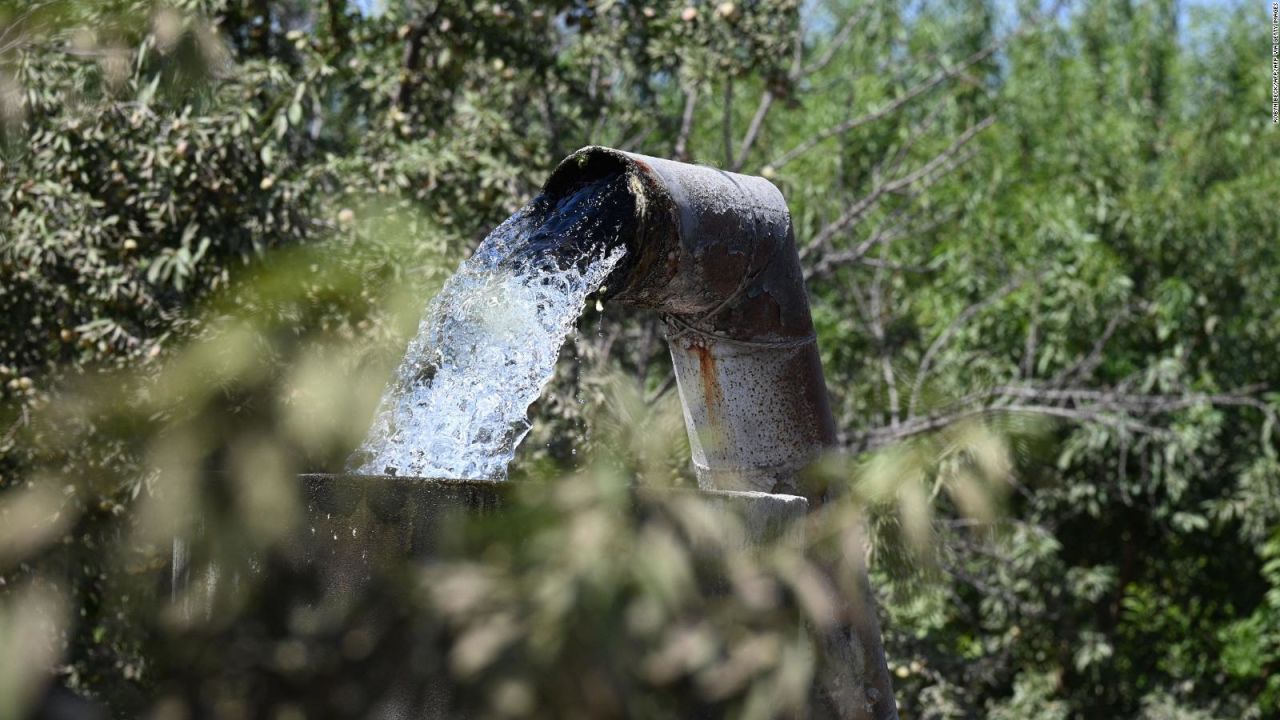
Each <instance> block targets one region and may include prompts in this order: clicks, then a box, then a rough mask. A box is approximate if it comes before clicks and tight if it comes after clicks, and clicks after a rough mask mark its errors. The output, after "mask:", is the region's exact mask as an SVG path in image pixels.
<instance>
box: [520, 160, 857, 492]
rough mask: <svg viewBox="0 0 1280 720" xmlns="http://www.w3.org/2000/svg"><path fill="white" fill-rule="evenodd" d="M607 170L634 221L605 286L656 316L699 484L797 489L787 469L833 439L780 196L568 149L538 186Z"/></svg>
mask: <svg viewBox="0 0 1280 720" xmlns="http://www.w3.org/2000/svg"><path fill="white" fill-rule="evenodd" d="M618 173H620V174H624V175H625V176H626V177H627V178H628V180H629V183H630V187H631V190H632V192H633V194H634V195H635V197H636V215H637V218H636V224H635V228H634V230H633V232H632V234H631V236H630V237H629V238H628V245H629V247H628V257H627V260H626V261H624V263H623V266H622V267H621V268H620V269H619V270H618V271H616V272H615V274H614V276H613V277H611V278H610V280H609V285H610V286H611V290H612V291H613V292H615V293H616V298H617V299H618V300H619V301H622V302H626V303H629V304H631V305H635V306H639V307H646V308H651V309H653V310H657V311H658V312H660V313H661V314H662V316H663V318H664V319H665V320H666V325H667V341H668V344H669V345H670V348H671V359H672V363H673V365H674V366H675V374H676V382H677V384H678V388H679V392H680V399H681V401H682V404H683V406H684V414H685V423H686V425H687V427H688V431H689V441H690V444H691V446H692V451H693V452H692V455H693V466H694V470H695V472H696V473H697V477H698V483H699V485H701V486H702V487H703V488H705V489H719V490H756V491H763V492H785V493H791V494H800V495H808V494H810V493H807V492H805V491H806V488H801V487H797V478H798V477H800V475H801V472H800V471H801V470H802V469H803V468H804V467H805V466H806V465H807V464H808V463H809V462H810V461H811V460H813V458H814V457H815V455H816V454H818V453H819V452H821V450H822V449H823V448H825V447H829V446H831V445H833V444H834V443H835V423H834V421H833V420H832V417H831V410H830V407H829V406H828V404H827V388H826V383H825V381H824V380H823V376H822V361H821V359H820V358H819V355H818V344H817V338H816V337H815V335H814V329H813V320H812V318H811V316H810V314H809V300H808V297H807V296H806V294H805V286H804V278H803V275H802V274H801V271H800V260H799V257H798V255H797V254H796V251H795V243H794V239H793V235H792V230H791V216H790V213H789V212H788V211H787V204H786V201H785V200H783V198H782V193H780V192H779V191H778V189H777V188H776V187H774V185H773V184H772V183H770V182H769V181H768V180H765V179H764V178H759V177H751V176H747V175H738V174H735V173H729V172H723V171H720V170H715V169H713V168H709V167H703V166H700V165H690V164H687V163H680V162H674V161H671V160H663V159H660V158H653V157H647V156H644V155H636V154H632V153H625V152H621V151H618V150H612V149H609V148H603V147H588V148H584V149H582V150H579V151H578V152H576V153H574V154H573V155H571V156H569V157H568V158H567V159H566V160H565V161H564V162H562V163H561V164H560V166H559V167H557V168H556V170H555V172H554V173H552V175H551V178H550V179H549V180H548V181H547V183H546V187H545V188H544V193H546V194H548V195H550V196H552V197H554V196H555V195H556V194H557V193H563V192H566V191H568V190H569V189H571V188H572V187H575V186H576V185H577V184H578V183H581V182H584V181H589V180H594V179H598V178H600V177H603V176H607V175H612V174H618ZM810 499H811V500H812V499H813V498H810Z"/></svg>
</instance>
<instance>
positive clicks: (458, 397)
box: [348, 177, 634, 480]
mask: <svg viewBox="0 0 1280 720" xmlns="http://www.w3.org/2000/svg"><path fill="white" fill-rule="evenodd" d="M633 210H634V199H633V197H632V195H631V194H630V192H629V191H628V190H627V188H626V186H625V181H624V180H623V179H622V178H620V177H615V178H606V179H604V180H598V181H595V182H592V183H586V184H584V185H582V186H580V187H579V188H577V189H576V190H575V191H573V192H569V193H565V194H564V195H563V196H562V199H561V200H559V201H558V202H554V203H553V202H551V201H550V200H548V199H546V198H544V197H539V198H537V199H535V200H534V201H533V202H531V203H530V204H529V205H527V206H525V207H524V208H523V209H521V210H520V211H519V212H517V213H516V214H515V215H512V216H511V217H510V218H508V219H507V220H506V222H504V223H502V224H501V225H500V226H498V227H497V228H496V229H495V230H494V231H493V232H492V233H490V234H489V236H488V237H486V238H485V239H484V241H483V242H482V243H481V244H480V246H479V247H478V248H477V249H476V251H475V253H474V254H473V255H472V256H471V257H470V258H468V259H467V260H465V261H464V262H463V263H462V264H461V266H460V267H459V268H458V270H457V272H456V273H454V275H453V276H452V277H451V278H450V279H449V280H448V281H447V282H446V283H445V284H444V287H443V289H442V290H441V291H440V294H439V295H437V296H436V297H435V299H433V300H432V301H431V302H430V304H429V305H428V306H427V310H426V314H425V316H424V317H423V319H422V323H421V325H420V326H419V328H418V334H417V336H416V337H414V338H413V340H412V341H411V342H410V343H409V347H408V349H407V351H406V353H405V357H404V360H403V361H402V363H401V364H400V367H399V369H398V370H397V371H396V374H395V377H394V378H393V380H392V382H391V383H390V385H389V386H388V388H387V390H386V392H385V393H384V395H383V397H382V401H381V403H380V405H379V407H378V411H377V414H376V415H375V419H374V423H373V426H372V428H371V429H370V431H369V434H368V436H367V437H366V438H365V440H364V443H363V444H362V445H361V447H360V448H359V450H357V451H356V452H355V453H354V454H353V455H352V457H351V459H350V460H349V461H348V466H349V467H348V469H349V470H351V471H353V472H357V473H362V474H394V475H402V476H415V477H436V478H470V479H488V480H502V479H504V478H505V477H506V472H507V465H508V464H509V463H510V462H511V458H512V456H513V455H514V453H515V449H516V447H517V446H518V445H519V443H520V441H521V440H522V439H523V438H524V436H525V435H526V434H528V432H529V429H530V422H529V418H528V411H529V406H530V405H531V404H532V403H533V402H534V401H535V400H537V399H538V396H539V395H541V393H542V390H543V388H544V386H545V385H546V384H547V382H548V381H549V380H550V379H551V377H552V375H553V374H554V372H555V363H556V358H557V357H558V355H559V353H560V348H561V346H562V345H563V344H564V342H565V339H566V338H567V337H568V335H569V333H570V332H572V331H573V328H574V325H575V323H576V321H577V319H578V316H579V315H580V314H581V313H582V308H583V305H584V303H585V302H586V299H587V297H588V296H589V295H590V294H591V293H593V292H595V291H596V290H598V289H600V287H601V285H602V283H604V281H605V279H606V278H607V277H608V275H609V273H610V271H611V270H613V269H614V267H616V266H617V264H618V263H619V261H621V260H622V258H623V255H624V254H625V252H626V251H625V249H624V240H623V233H624V232H625V231H626V228H627V223H628V221H629V219H630V217H631V216H632V212H633Z"/></svg>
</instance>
